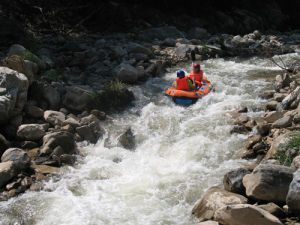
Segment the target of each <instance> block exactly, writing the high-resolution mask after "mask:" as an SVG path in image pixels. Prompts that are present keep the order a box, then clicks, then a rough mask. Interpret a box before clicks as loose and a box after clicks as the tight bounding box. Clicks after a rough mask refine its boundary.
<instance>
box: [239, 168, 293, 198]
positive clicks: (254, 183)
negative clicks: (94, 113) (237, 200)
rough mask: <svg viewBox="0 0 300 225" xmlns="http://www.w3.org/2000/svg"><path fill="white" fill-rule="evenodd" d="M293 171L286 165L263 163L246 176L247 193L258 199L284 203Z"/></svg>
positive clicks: (244, 183)
mask: <svg viewBox="0 0 300 225" xmlns="http://www.w3.org/2000/svg"><path fill="white" fill-rule="evenodd" d="M293 172H294V170H293V169H291V168H289V167H286V166H279V165H272V164H261V165H259V166H257V167H256V168H255V169H254V170H253V172H252V173H251V174H247V175H245V176H244V178H243V185H244V186H245V188H246V194H247V196H249V197H251V198H254V199H256V200H261V201H271V202H278V203H284V202H285V199H286V196H287V192H288V189H289V185H290V183H291V181H292V179H293Z"/></svg>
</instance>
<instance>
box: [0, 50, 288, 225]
mask: <svg viewBox="0 0 300 225" xmlns="http://www.w3.org/2000/svg"><path fill="white" fill-rule="evenodd" d="M286 57H287V58H288V57H289V56H286ZM176 69H179V68H173V71H175V70H176ZM184 69H185V70H186V71H189V70H190V69H191V65H190V64H186V65H185V67H184ZM202 69H203V70H204V73H205V75H206V76H207V77H208V79H209V80H210V81H211V82H212V83H213V84H214V86H215V92H212V93H210V94H209V95H207V96H205V97H204V98H203V99H202V100H199V101H198V102H197V103H196V104H194V105H192V106H190V107H181V106H177V105H174V103H173V102H172V101H170V100H169V99H168V98H167V97H166V96H164V90H165V89H166V88H167V87H168V86H170V84H171V83H172V82H173V81H174V79H175V73H174V72H172V73H167V74H165V76H163V77H162V78H153V79H150V80H149V81H148V82H146V83H145V84H144V85H142V86H139V87H131V89H132V90H133V91H134V92H135V96H136V101H135V106H134V107H132V108H130V109H129V110H127V111H126V112H124V113H123V114H121V115H113V117H114V118H115V119H114V120H113V122H112V124H105V125H103V126H104V127H105V129H106V131H107V132H106V135H105V137H104V138H103V139H102V140H99V142H98V143H97V144H96V145H89V146H86V147H85V148H86V151H87V152H88V155H87V157H86V158H84V159H81V160H79V162H78V163H77V165H75V166H74V167H65V168H64V169H63V172H62V175H61V179H59V180H58V181H53V180H52V181H50V182H48V183H46V188H45V190H44V191H41V192H27V193H25V194H23V195H21V196H20V197H17V198H13V199H10V200H9V201H7V202H1V203H0V214H1V215H0V224H3V225H4V224H5V225H6V224H16V225H17V224H39V225H42V224H43V225H50V224H51V225H52V224H53V225H57V224H60V225H62V224H68V225H69V224H70V225H71V224H72V225H73V224H74V225H75V224H76V225H77V224H78V225H79V224H80V225H84V224H88V225H96V224H97V225H98V224H99V225H100V224H105V225H110V224H111V225H117V224H120V225H121V224H122V225H129V224H130V225H131V224H132V225H134V224H136V225H150V224H151V225H167V224H172V225H173V224H182V225H187V224H188V225H189V224H191V225H192V224H195V223H196V222H197V219H195V218H192V217H191V209H192V207H193V206H194V205H195V203H196V202H197V201H198V200H199V199H200V197H201V195H202V194H203V193H204V191H205V190H207V188H209V187H210V186H212V185H220V184H221V183H222V178H223V176H224V174H225V173H226V172H227V171H229V170H231V169H233V168H237V167H240V166H243V165H247V164H248V163H249V162H247V161H244V160H240V159H236V156H237V155H238V153H240V152H241V151H242V150H243V148H244V147H243V145H244V141H245V139H246V138H247V135H241V134H239V135H238V134H234V135H230V129H231V128H232V125H231V124H230V122H229V121H228V120H227V119H226V118H225V117H224V114H225V113H226V112H227V111H229V110H233V109H237V108H240V107H241V106H247V107H248V108H249V109H250V111H249V112H248V115H249V116H251V117H256V116H258V115H259V114H260V113H261V112H260V111H259V110H251V109H257V108H259V107H257V106H260V105H261V104H262V103H263V101H264V100H262V99H260V98H259V97H258V96H259V94H260V93H261V92H262V91H263V90H264V89H265V88H266V87H270V86H271V84H270V83H269V82H268V81H267V78H268V77H270V76H274V75H275V74H276V71H278V68H276V67H274V66H273V65H272V64H271V63H270V62H269V61H267V60H261V59H257V58H252V59H250V60H237V59H231V60H224V59H211V60H207V61H205V62H203V64H202ZM128 127H131V128H132V131H133V133H134V134H135V135H136V149H135V151H129V150H126V149H124V148H122V147H120V146H118V144H117V140H116V138H117V137H118V135H119V134H120V131H122V130H124V129H126V128H128ZM105 146H106V147H105ZM108 146H109V147H108Z"/></svg>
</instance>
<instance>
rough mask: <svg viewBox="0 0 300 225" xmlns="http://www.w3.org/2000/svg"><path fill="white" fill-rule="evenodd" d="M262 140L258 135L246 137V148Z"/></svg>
mask: <svg viewBox="0 0 300 225" xmlns="http://www.w3.org/2000/svg"><path fill="white" fill-rule="evenodd" d="M261 140H262V136H260V135H254V136H251V137H249V138H248V141H247V143H246V148H247V149H250V148H252V147H253V146H254V145H255V144H257V143H258V142H260V141H261Z"/></svg>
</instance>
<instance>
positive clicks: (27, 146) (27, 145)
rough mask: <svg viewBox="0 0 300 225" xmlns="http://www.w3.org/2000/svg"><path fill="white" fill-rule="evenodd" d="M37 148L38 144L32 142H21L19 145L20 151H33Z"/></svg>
mask: <svg viewBox="0 0 300 225" xmlns="http://www.w3.org/2000/svg"><path fill="white" fill-rule="evenodd" d="M37 146H38V143H36V142H34V141H22V142H21V143H20V147H21V148H22V149H33V148H36V147H37Z"/></svg>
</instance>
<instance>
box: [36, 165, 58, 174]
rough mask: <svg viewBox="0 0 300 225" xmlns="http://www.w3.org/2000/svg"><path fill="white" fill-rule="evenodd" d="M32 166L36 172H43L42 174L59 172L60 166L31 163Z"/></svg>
mask: <svg viewBox="0 0 300 225" xmlns="http://www.w3.org/2000/svg"><path fill="white" fill-rule="evenodd" d="M31 168H32V169H33V170H34V171H35V172H36V173H42V174H49V173H59V172H60V168H57V167H53V166H47V165H35V164H33V165H31Z"/></svg>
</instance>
